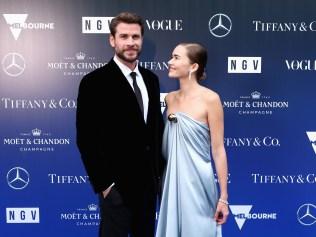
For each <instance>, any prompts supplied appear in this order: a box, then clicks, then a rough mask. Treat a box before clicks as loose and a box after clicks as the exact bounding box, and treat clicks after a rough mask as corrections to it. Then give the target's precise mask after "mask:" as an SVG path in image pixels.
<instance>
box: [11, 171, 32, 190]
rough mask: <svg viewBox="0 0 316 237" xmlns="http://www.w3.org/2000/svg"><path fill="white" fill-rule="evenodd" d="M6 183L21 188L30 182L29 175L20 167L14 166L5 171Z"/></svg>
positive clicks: (14, 187)
mask: <svg viewBox="0 0 316 237" xmlns="http://www.w3.org/2000/svg"><path fill="white" fill-rule="evenodd" d="M7 182H8V185H9V186H10V187H11V188H13V189H23V188H25V187H26V186H27V185H28V184H29V182H30V175H29V173H28V172H27V171H26V169H23V168H21V167H14V168H12V169H10V170H9V172H8V173H7Z"/></svg>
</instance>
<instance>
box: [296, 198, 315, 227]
mask: <svg viewBox="0 0 316 237" xmlns="http://www.w3.org/2000/svg"><path fill="white" fill-rule="evenodd" d="M297 220H298V222H299V223H301V224H302V225H313V224H314V223H316V206H315V205H313V204H310V203H306V204H303V205H302V206H300V207H299V208H298V210H297Z"/></svg>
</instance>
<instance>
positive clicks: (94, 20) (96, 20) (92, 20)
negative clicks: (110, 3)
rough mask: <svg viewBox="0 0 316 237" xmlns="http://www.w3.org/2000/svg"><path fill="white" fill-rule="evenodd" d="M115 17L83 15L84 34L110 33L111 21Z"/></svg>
mask: <svg viewBox="0 0 316 237" xmlns="http://www.w3.org/2000/svg"><path fill="white" fill-rule="evenodd" d="M113 18H114V17H88V16H83V17H82V33H83V34H109V33H110V27H109V26H110V23H111V20H112V19H113Z"/></svg>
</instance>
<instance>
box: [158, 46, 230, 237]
mask: <svg viewBox="0 0 316 237" xmlns="http://www.w3.org/2000/svg"><path fill="white" fill-rule="evenodd" d="M206 62H207V52H206V50H205V48H204V47H203V46H201V45H200V44H196V43H182V44H179V45H178V46H177V47H176V48H175V49H174V50H173V53H172V58H171V60H170V61H169V62H168V64H169V77H171V78H177V79H178V80H179V83H180V89H179V90H177V91H173V92H170V93H168V95H167V96H166V97H165V101H166V105H167V111H166V113H167V117H168V120H167V121H166V125H165V130H164V136H163V155H164V157H165V158H166V159H167V162H168V163H167V167H166V171H165V176H164V185H163V193H162V199H161V206H160V211H159V218H158V224H157V230H156V237H221V236H222V232H221V225H222V224H223V223H225V222H226V219H227V216H228V213H229V210H228V201H227V200H228V192H227V172H228V171H227V158H226V152H225V147H224V122H223V108H222V104H221V100H220V97H219V95H218V94H217V93H215V92H214V91H212V90H210V89H208V88H206V87H204V86H201V85H200V84H199V81H200V80H201V79H203V77H205V73H204V70H205V66H206ZM212 159H213V160H212ZM213 164H214V165H215V171H216V174H217V179H218V186H219V189H218V186H217V183H216V182H215V178H214V170H213Z"/></svg>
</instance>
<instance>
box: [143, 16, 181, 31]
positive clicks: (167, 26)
mask: <svg viewBox="0 0 316 237" xmlns="http://www.w3.org/2000/svg"><path fill="white" fill-rule="evenodd" d="M146 25H147V27H148V29H149V30H151V31H182V30H183V27H182V26H183V21H182V20H171V19H166V20H146Z"/></svg>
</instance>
